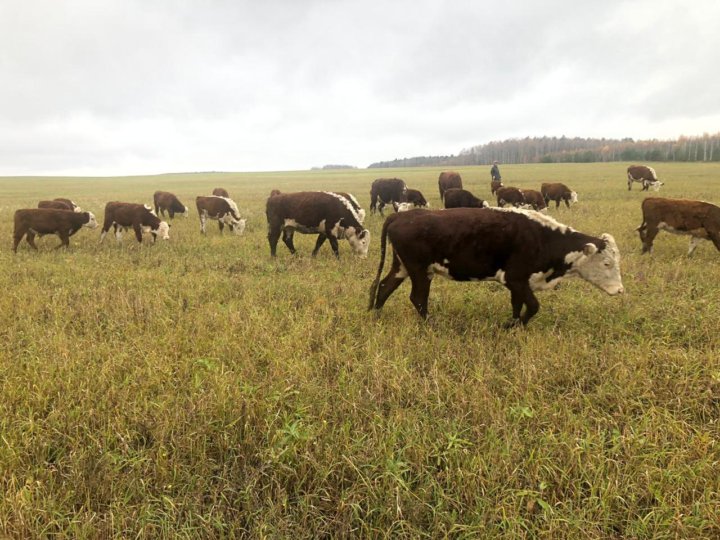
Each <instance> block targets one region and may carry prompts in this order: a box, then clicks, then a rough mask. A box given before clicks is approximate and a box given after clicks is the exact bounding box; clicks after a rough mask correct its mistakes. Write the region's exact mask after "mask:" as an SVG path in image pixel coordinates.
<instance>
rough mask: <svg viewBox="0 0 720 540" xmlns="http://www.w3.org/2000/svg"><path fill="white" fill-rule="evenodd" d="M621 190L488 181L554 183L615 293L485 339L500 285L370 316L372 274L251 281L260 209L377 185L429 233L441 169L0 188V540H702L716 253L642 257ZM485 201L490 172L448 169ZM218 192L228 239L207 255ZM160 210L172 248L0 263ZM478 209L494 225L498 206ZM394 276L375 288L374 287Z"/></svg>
mask: <svg viewBox="0 0 720 540" xmlns="http://www.w3.org/2000/svg"><path fill="white" fill-rule="evenodd" d="M627 165H628V164H627V163H606V164H599V163H598V164H543V165H501V171H502V175H503V180H504V182H505V185H515V186H517V187H521V188H522V187H527V188H534V189H539V185H540V182H542V181H560V182H564V183H566V184H568V185H569V186H570V187H572V188H573V189H575V190H576V191H577V192H578V194H579V199H580V201H579V203H578V204H577V205H574V206H573V207H571V208H570V209H566V208H565V207H564V206H563V207H561V208H560V209H559V210H555V208H554V205H553V208H551V209H550V212H549V213H550V215H551V216H553V217H556V218H557V219H559V220H560V221H561V222H563V223H566V224H568V225H571V226H572V227H574V228H575V229H577V230H580V231H582V232H585V233H589V234H594V235H598V236H599V235H600V234H601V233H603V232H609V233H611V234H613V235H614V236H615V238H616V240H617V242H618V245H619V248H620V251H621V254H622V262H621V265H622V272H623V281H624V285H625V290H626V292H625V294H624V295H623V296H622V297H609V296H607V295H605V294H604V293H602V292H601V291H599V290H598V289H596V288H595V287H593V286H592V285H590V284H588V283H585V282H583V281H582V280H580V279H571V280H566V281H564V282H562V283H561V284H560V286H559V287H558V288H557V289H556V290H554V291H549V292H543V293H539V295H538V297H539V299H540V304H541V305H540V312H539V313H538V315H537V316H536V317H535V318H534V319H533V320H532V321H531V323H530V324H529V325H528V327H527V328H525V329H522V328H520V329H514V330H503V328H502V325H503V323H504V322H505V321H507V320H508V319H509V317H510V314H511V308H510V300H509V293H508V291H507V290H506V289H504V288H503V287H502V286H500V285H499V284H497V283H472V284H468V283H454V282H450V281H447V280H443V279H440V278H437V279H435V280H434V281H433V285H432V287H431V293H430V308H429V309H430V318H429V320H428V321H427V322H423V321H422V320H421V319H420V318H419V317H418V316H417V314H416V312H415V310H414V309H413V307H412V306H411V305H410V302H409V300H408V295H409V292H410V285H409V282H408V283H405V284H403V285H402V286H401V288H400V289H398V291H397V292H396V293H395V294H394V295H393V296H392V297H391V298H390V300H389V301H388V302H387V304H386V306H385V308H384V309H383V310H382V311H381V312H380V314H379V315H376V314H374V313H370V312H368V311H367V302H368V289H369V287H370V284H371V282H372V280H373V278H374V275H375V272H376V270H377V264H378V261H379V249H380V242H379V239H380V229H381V226H382V219H381V218H380V217H379V216H370V215H369V211H368V217H367V219H366V225H367V226H368V228H369V229H370V230H371V232H372V234H373V238H372V241H371V245H370V255H369V257H368V258H367V259H359V258H356V257H354V256H353V255H352V254H351V252H350V248H349V246H348V244H347V242H345V241H341V243H340V255H341V258H340V260H336V259H335V258H334V257H333V255H332V252H331V250H330V247H329V245H328V244H327V243H326V244H325V245H324V246H323V248H322V250H321V252H320V254H319V255H318V257H317V258H315V259H313V258H311V257H310V252H311V251H312V247H313V245H314V242H315V237H314V236H304V235H299V234H298V235H296V236H295V243H296V247H297V248H298V254H297V255H296V256H291V255H290V254H289V252H288V251H287V249H286V248H285V246H284V245H283V244H282V243H280V244H279V245H278V257H277V258H276V259H271V257H270V255H269V248H268V244H267V239H266V221H265V215H264V205H265V199H266V197H267V195H268V194H269V192H270V190H271V189H273V188H278V189H280V190H282V191H299V190H314V189H323V190H330V189H331V190H337V191H349V192H351V193H354V194H355V195H356V197H357V198H358V199H359V201H360V203H361V205H362V206H363V207H364V208H365V209H366V210H369V208H368V207H369V189H370V184H371V182H372V180H373V179H375V178H378V177H391V176H398V177H401V178H404V179H405V180H406V181H407V183H408V185H409V186H410V187H414V188H418V189H420V190H422V191H423V193H424V194H425V196H426V198H428V200H429V201H430V203H431V205H432V206H433V207H435V208H437V207H439V206H440V201H439V197H438V193H437V177H438V174H439V172H440V170H441V169H434V168H418V169H402V170H401V169H391V170H342V171H304V172H287V173H257V174H251V173H208V174H169V175H160V176H147V177H128V178H8V177H6V178H0V240H2V242H0V244H1V245H0V289H2V291H3V294H2V295H0V394H1V395H2V399H1V400H0V536H3V535H4V536H7V537H12V538H33V537H34V538H37V537H48V536H53V537H59V538H107V537H117V538H157V537H168V538H169V537H173V538H175V537H179V538H234V537H253V538H318V537H332V538H346V537H362V538H368V537H370V538H391V537H392V538H395V537H408V538H442V537H449V538H497V537H505V538H718V537H720V443H719V442H718V440H719V439H720V359H719V356H720V280H719V279H718V278H719V276H720V270H719V269H720V266H719V263H720V253H718V252H717V251H716V250H715V248H714V247H713V246H712V244H711V243H709V242H705V243H703V244H702V245H701V246H700V247H699V248H698V249H697V251H696V252H695V254H694V255H693V256H692V257H691V258H688V257H686V255H685V254H686V251H687V246H688V239H687V237H679V236H671V235H668V234H666V233H661V234H660V235H659V236H658V238H657V239H656V242H655V250H654V253H653V254H652V255H650V256H649V255H642V256H641V254H640V247H641V246H640V241H639V238H638V235H637V232H636V231H635V228H636V227H637V226H638V225H639V224H640V222H641V212H640V202H641V200H642V199H643V198H644V197H645V196H646V194H644V193H641V192H640V191H639V184H636V185H634V186H633V191H631V192H628V191H627V186H626V177H625V169H626V167H627ZM654 166H655V168H656V170H657V172H658V175H659V176H660V178H661V179H662V180H664V181H665V183H666V185H665V186H664V187H663V189H662V191H661V192H660V195H661V196H666V197H686V198H693V199H704V200H708V201H711V202H715V203H719V202H720V165H719V164H663V163H658V164H655V165H654ZM457 170H459V172H461V174H462V176H463V181H464V184H465V187H466V188H467V189H470V190H471V191H473V192H474V193H475V194H476V195H478V196H480V197H483V198H490V191H489V167H480V168H459V169H457ZM214 187H225V188H226V189H227V190H228V191H229V192H230V196H231V197H232V198H233V199H234V200H235V201H236V202H237V203H238V205H239V207H240V209H241V211H242V213H243V215H244V217H247V218H248V223H247V229H246V232H245V234H244V235H243V236H241V237H237V236H234V235H231V234H228V233H227V232H226V233H225V234H224V235H222V236H221V235H220V234H219V232H218V228H217V225H216V223H215V222H210V223H209V225H208V234H207V236H205V237H203V236H202V235H201V234H200V231H199V221H198V217H197V212H196V210H195V208H194V199H195V196H196V195H205V194H209V193H210V192H211V190H212V189H213V188H214ZM157 189H164V190H168V191H172V192H174V193H175V194H176V195H178V197H179V198H180V200H181V201H183V203H184V204H186V205H187V206H189V207H190V217H189V218H183V217H176V218H175V219H174V220H173V221H172V228H171V230H170V236H171V239H170V240H169V241H167V242H162V243H161V242H158V243H157V244H155V245H151V244H150V243H148V242H147V237H146V241H145V242H143V244H142V245H139V244H138V243H137V242H136V241H135V240H134V237H133V235H132V234H126V235H125V236H124V239H123V242H122V244H121V245H118V244H116V242H115V240H114V238H112V236H109V237H108V238H106V240H105V243H104V244H102V245H100V244H99V243H98V240H99V236H100V229H99V228H98V229H95V230H87V229H82V230H81V231H79V232H78V233H77V234H76V235H75V236H73V237H72V238H71V239H70V249H69V250H55V249H54V247H55V246H56V245H57V244H58V243H59V240H58V239H57V238H56V237H44V238H42V239H40V240H38V242H37V243H38V246H39V248H40V250H39V251H38V252H34V251H32V250H31V249H30V248H29V246H28V245H27V244H26V243H25V242H23V243H22V244H21V245H20V247H19V248H18V253H17V254H16V255H14V254H13V253H12V251H11V246H12V220H13V212H14V211H15V209H17V208H25V207H35V206H36V205H37V202H38V200H41V199H48V198H54V197H69V198H71V199H73V200H74V201H75V202H76V203H77V204H79V205H80V206H81V207H83V209H87V210H91V211H93V212H94V213H95V215H96V217H97V219H98V221H99V222H100V223H102V216H103V208H104V205H105V202H107V201H110V200H124V201H129V202H146V203H151V201H152V194H153V192H154V191H155V190H157ZM493 204H494V203H493ZM386 268H387V266H386Z"/></svg>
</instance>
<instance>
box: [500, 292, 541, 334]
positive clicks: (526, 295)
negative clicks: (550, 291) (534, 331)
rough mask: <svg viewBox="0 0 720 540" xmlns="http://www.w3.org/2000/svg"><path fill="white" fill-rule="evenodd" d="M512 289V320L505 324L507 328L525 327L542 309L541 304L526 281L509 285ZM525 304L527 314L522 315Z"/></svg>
mask: <svg viewBox="0 0 720 540" xmlns="http://www.w3.org/2000/svg"><path fill="white" fill-rule="evenodd" d="M507 287H508V289H510V303H511V304H512V311H513V314H512V319H511V320H510V321H508V322H507V323H505V328H512V327H513V326H517V325H518V324H522V325H523V326H524V325H526V324H527V323H528V321H530V319H532V318H533V316H534V315H535V314H536V313H537V312H538V310H539V309H540V302H538V299H537V298H536V297H535V295H534V294H533V292H532V290H531V289H530V284H529V283H527V282H526V281H520V282H513V283H508V285H507ZM523 304H524V305H525V313H524V314H522V315H520V312H521V311H522V307H523Z"/></svg>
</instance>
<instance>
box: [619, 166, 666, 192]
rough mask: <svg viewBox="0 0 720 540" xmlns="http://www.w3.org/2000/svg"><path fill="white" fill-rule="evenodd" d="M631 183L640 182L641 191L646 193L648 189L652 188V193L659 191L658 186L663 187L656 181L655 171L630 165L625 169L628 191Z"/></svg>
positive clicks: (646, 167)
mask: <svg viewBox="0 0 720 540" xmlns="http://www.w3.org/2000/svg"><path fill="white" fill-rule="evenodd" d="M633 182H640V183H641V184H642V189H641V191H648V189H649V188H650V187H652V188H653V190H654V191H660V186H663V185H665V184H664V183H663V182H661V181H660V180H658V177H657V174H655V169H653V168H652V167H648V166H646V165H630V166H629V167H628V168H627V184H628V191H630V190H631V189H632V184H633Z"/></svg>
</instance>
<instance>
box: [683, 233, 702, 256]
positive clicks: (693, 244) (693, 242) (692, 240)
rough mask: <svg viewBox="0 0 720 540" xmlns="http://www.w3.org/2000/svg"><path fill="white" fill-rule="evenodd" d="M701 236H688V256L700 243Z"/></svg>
mask: <svg viewBox="0 0 720 540" xmlns="http://www.w3.org/2000/svg"><path fill="white" fill-rule="evenodd" d="M700 240H702V239H701V238H698V237H697V236H693V237H691V238H690V246H688V252H687V254H688V257H689V256H690V255H692V254H693V252H694V251H695V250H696V249H697V247H698V245H699V244H700Z"/></svg>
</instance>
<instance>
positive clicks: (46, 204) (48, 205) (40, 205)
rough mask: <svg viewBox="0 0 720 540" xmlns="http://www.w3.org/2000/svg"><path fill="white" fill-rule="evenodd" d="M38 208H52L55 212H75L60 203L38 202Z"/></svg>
mask: <svg viewBox="0 0 720 540" xmlns="http://www.w3.org/2000/svg"><path fill="white" fill-rule="evenodd" d="M38 208H54V209H55V210H70V211H71V212H74V211H75V210H74V209H73V207H72V206H70V205H69V204H68V203H65V202H62V201H40V202H39V203H38Z"/></svg>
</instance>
